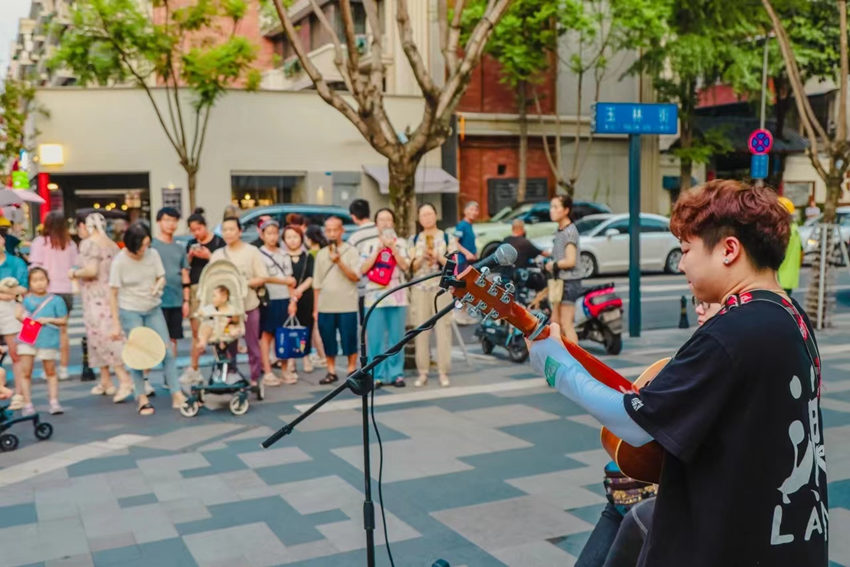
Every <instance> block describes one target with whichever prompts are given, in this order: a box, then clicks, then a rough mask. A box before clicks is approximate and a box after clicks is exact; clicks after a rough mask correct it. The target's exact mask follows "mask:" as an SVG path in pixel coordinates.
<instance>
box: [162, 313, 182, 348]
mask: <svg viewBox="0 0 850 567" xmlns="http://www.w3.org/2000/svg"><path fill="white" fill-rule="evenodd" d="M162 316H163V317H165V326H166V327H168V337H169V338H170V339H171V340H177V339H182V338H183V308H182V307H162Z"/></svg>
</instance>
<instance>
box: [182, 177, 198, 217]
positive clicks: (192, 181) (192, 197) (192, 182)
mask: <svg viewBox="0 0 850 567" xmlns="http://www.w3.org/2000/svg"><path fill="white" fill-rule="evenodd" d="M197 182H198V172H197V171H193V170H189V171H187V172H186V184H187V186H188V189H189V210H188V211H187V213H188V214H186V215H184V216H189V215H190V214H192V211H194V210H195V203H196V199H195V186H196V184H197Z"/></svg>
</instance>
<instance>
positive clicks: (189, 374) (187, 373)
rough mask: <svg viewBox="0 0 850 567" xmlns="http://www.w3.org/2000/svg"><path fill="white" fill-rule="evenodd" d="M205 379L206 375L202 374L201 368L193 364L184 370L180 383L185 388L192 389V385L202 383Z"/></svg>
mask: <svg viewBox="0 0 850 567" xmlns="http://www.w3.org/2000/svg"><path fill="white" fill-rule="evenodd" d="M203 381H204V377H203V375H202V374H201V371H200V369H197V368H192V367H191V366H187V367H186V370H184V371H183V374H181V375H180V379H179V380H178V382H180V385H181V386H183V389H184V390H187V391H188V390H191V389H192V386H194V385H195V384H200V383H201V382H203Z"/></svg>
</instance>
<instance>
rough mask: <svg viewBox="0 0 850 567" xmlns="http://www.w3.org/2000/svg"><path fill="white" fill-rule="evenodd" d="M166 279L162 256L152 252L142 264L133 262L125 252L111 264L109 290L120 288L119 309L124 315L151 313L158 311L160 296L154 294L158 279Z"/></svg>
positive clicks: (152, 250) (139, 261)
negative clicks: (135, 312)
mask: <svg viewBox="0 0 850 567" xmlns="http://www.w3.org/2000/svg"><path fill="white" fill-rule="evenodd" d="M164 276H165V268H163V266H162V259H161V258H160V257H159V253H158V252H157V251H156V250H154V249H153V248H148V249H147V250H146V251H145V254H144V256H142V259H141V260H134V259H132V258H130V256H129V254H128V252H127V251H126V250H122V251H121V252H120V253H119V254H118V255H117V256H115V259H114V260H113V261H112V266H111V267H110V269H109V287H117V288H118V307H120V308H121V309H124V310H125V311H150V310H151V309H154V308H155V307H159V305H160V303H162V300H161V294H158V295H153V294H152V293H151V290H152V289H153V287H154V284H156V280H157V278H161V277H164Z"/></svg>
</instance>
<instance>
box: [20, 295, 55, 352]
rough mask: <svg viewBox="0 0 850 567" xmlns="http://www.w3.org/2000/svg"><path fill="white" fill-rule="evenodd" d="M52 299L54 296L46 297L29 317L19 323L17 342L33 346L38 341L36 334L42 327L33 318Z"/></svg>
mask: <svg viewBox="0 0 850 567" xmlns="http://www.w3.org/2000/svg"><path fill="white" fill-rule="evenodd" d="M54 297H55V296H54V295H48V296H47V297H46V298H45V299H44V301H42V302H41V304H40V305H39V306H38V307H37V308H36V310H35V311H33V312H32V314H31V315H30V316H29V317H24V320H23V321H22V322H21V323H22V326H21V330H20V331H19V332H18V341H20V342H22V343H26V344H28V345H34V344H35V341H37V340H38V334H39V333H40V332H41V328H42V327H43V326H44V325H42V324H41V323H39V322H38V321H36V320H35V317H36V315H38V314H39V313H40V312H41V310H42V308H44V307H45V306H46V305H47V304H48V303H50V300H51V299H53V298H54Z"/></svg>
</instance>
